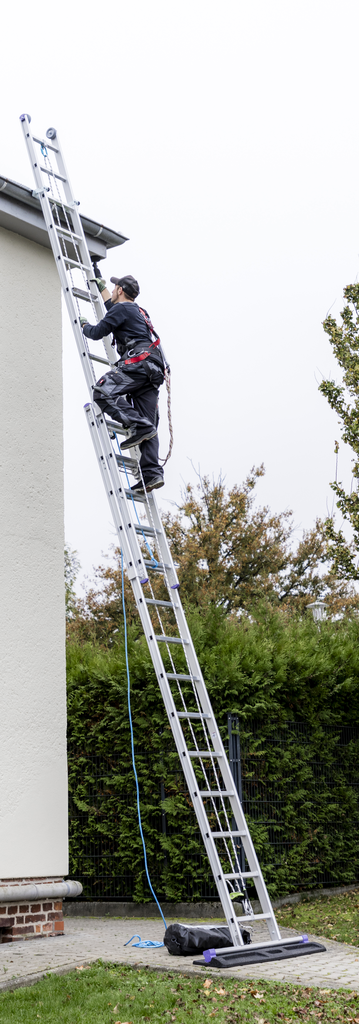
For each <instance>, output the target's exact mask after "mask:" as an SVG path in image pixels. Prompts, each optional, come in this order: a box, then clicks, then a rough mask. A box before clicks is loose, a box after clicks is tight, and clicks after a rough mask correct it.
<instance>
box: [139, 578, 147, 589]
mask: <svg viewBox="0 0 359 1024" xmlns="http://www.w3.org/2000/svg"><path fill="white" fill-rule="evenodd" d="M140 583H142V586H143V587H144V585H145V583H148V576H145V578H144V580H140Z"/></svg>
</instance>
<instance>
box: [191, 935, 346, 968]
mask: <svg viewBox="0 0 359 1024" xmlns="http://www.w3.org/2000/svg"><path fill="white" fill-rule="evenodd" d="M325 951H326V947H325V946H322V945H321V944H320V942H303V939H298V942H282V943H281V945H280V946H267V947H266V946H262V948H261V949H251V948H250V946H247V947H245V948H243V949H239V950H238V949H237V950H236V951H235V952H233V953H221V952H219V953H218V955H216V956H213V957H212V958H211V960H208V961H207V963H206V962H205V960H204V959H202V960H194V961H193V963H194V964H198V965H199V966H200V967H206V968H207V967H222V968H223V967H246V966H247V964H268V963H270V962H271V960H287V958H288V957H291V956H308V954H310V953H325Z"/></svg>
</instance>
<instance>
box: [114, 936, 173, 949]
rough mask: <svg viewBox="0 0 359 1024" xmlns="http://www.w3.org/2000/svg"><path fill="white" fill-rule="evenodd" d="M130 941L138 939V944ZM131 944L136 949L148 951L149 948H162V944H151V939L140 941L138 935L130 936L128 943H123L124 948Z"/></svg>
mask: <svg viewBox="0 0 359 1024" xmlns="http://www.w3.org/2000/svg"><path fill="white" fill-rule="evenodd" d="M132 939H139V940H140V941H139V942H132ZM130 942H132V945H133V946H137V947H138V949H149V948H150V946H164V942H156V941H155V942H152V939H141V936H140V935H132V936H131V938H130V939H129V940H128V942H125V943H124V945H125V946H129V945H130Z"/></svg>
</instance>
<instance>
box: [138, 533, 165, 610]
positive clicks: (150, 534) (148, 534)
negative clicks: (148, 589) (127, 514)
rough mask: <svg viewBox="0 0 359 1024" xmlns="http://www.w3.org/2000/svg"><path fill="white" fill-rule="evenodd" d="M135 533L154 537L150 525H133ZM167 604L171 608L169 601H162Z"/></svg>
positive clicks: (157, 602) (154, 534) (155, 602)
mask: <svg viewBox="0 0 359 1024" xmlns="http://www.w3.org/2000/svg"><path fill="white" fill-rule="evenodd" d="M135 531H136V533H141V534H142V533H144V534H145V537H156V536H157V535H156V530H153V528H152V526H135ZM163 603H165V604H169V605H170V607H171V608H172V605H171V602H170V601H165V602H162V604H163ZM153 604H159V601H154V602H153Z"/></svg>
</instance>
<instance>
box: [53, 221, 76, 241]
mask: <svg viewBox="0 0 359 1024" xmlns="http://www.w3.org/2000/svg"><path fill="white" fill-rule="evenodd" d="M55 230H56V232H57V234H58V235H61V236H63V237H64V238H68V239H69V241H71V239H72V238H75V239H76V242H82V237H81V235H75V232H74V231H68V229H67V228H63V227H60V228H59V226H58V224H56V223H55Z"/></svg>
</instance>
